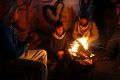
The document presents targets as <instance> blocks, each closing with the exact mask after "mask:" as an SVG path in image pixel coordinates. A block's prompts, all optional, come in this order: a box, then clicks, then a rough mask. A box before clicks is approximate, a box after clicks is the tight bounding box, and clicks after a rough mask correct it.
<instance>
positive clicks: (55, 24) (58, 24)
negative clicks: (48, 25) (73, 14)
mask: <svg viewBox="0 0 120 80" xmlns="http://www.w3.org/2000/svg"><path fill="white" fill-rule="evenodd" d="M61 26H63V23H62V22H60V21H57V22H55V23H54V27H55V28H57V27H61Z"/></svg>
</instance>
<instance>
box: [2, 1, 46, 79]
mask: <svg viewBox="0 0 120 80" xmlns="http://www.w3.org/2000/svg"><path fill="white" fill-rule="evenodd" d="M10 3H11V4H12V3H13V4H12V5H11V4H9V3H8V4H7V0H5V1H3V0H0V37H1V39H0V51H1V54H0V72H1V70H2V68H4V64H6V63H8V62H10V61H12V60H15V59H19V58H20V56H22V55H23V54H25V52H26V50H27V48H28V41H29V39H30V38H29V35H28V36H27V37H26V38H25V40H23V41H21V40H20V39H19V36H18V32H17V29H18V27H15V26H13V25H9V24H8V23H10V20H11V19H12V17H13V16H12V15H13V14H14V12H15V9H16V6H15V2H12V0H11V1H10ZM3 4H6V5H8V6H5V5H3ZM13 5H14V6H13ZM4 7H5V9H3V8H4ZM7 11H8V12H7ZM37 52H38V53H37ZM29 54H33V55H34V56H33V55H32V56H33V57H34V58H33V57H30V58H29V59H27V60H33V61H36V58H39V59H37V60H38V61H39V62H42V61H46V59H47V58H46V57H47V53H46V51H45V50H38V51H36V50H33V51H31V52H30V53H29ZM40 55H44V56H40ZM35 56H37V57H36V58H35ZM32 58H33V59H32ZM21 59H25V57H23V58H21ZM40 59H42V60H40ZM42 63H44V62H42ZM45 71H47V69H46V63H45V65H44V67H43V71H42V72H43V73H42V75H43V76H42V79H43V80H47V77H46V75H44V73H45Z"/></svg>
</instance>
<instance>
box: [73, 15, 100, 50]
mask: <svg viewBox="0 0 120 80" xmlns="http://www.w3.org/2000/svg"><path fill="white" fill-rule="evenodd" d="M72 36H73V39H77V38H81V37H88V44H89V48H91V49H92V48H94V47H95V44H96V43H97V42H98V39H99V32H98V29H97V26H96V23H95V22H93V21H91V20H89V19H88V18H87V17H85V16H81V18H79V20H78V21H76V22H75V26H74V30H73V33H72Z"/></svg>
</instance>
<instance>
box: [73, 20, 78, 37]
mask: <svg viewBox="0 0 120 80" xmlns="http://www.w3.org/2000/svg"><path fill="white" fill-rule="evenodd" d="M78 27H79V22H76V23H75V26H74V29H73V33H72V36H73V39H77V38H78V36H79V33H78Z"/></svg>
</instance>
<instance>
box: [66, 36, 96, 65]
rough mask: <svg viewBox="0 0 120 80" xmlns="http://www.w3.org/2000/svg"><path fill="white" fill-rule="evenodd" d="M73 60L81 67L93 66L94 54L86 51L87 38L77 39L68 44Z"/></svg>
mask: <svg viewBox="0 0 120 80" xmlns="http://www.w3.org/2000/svg"><path fill="white" fill-rule="evenodd" d="M68 51H69V53H70V56H71V58H72V59H73V60H75V61H77V62H79V63H80V64H82V65H91V64H93V58H94V56H95V55H94V54H93V53H92V51H90V50H89V49H88V37H82V38H78V39H76V40H75V41H73V43H72V44H70V48H69V49H68Z"/></svg>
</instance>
